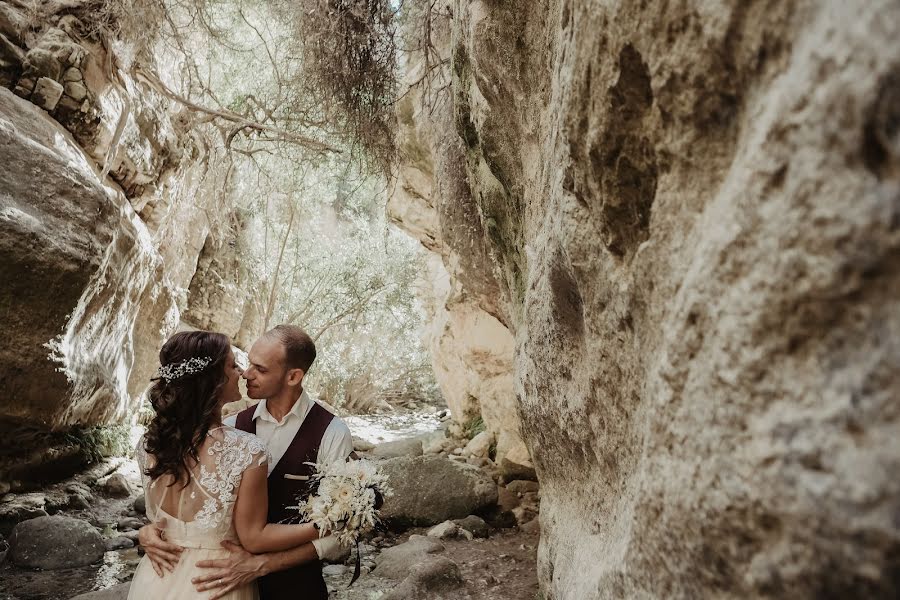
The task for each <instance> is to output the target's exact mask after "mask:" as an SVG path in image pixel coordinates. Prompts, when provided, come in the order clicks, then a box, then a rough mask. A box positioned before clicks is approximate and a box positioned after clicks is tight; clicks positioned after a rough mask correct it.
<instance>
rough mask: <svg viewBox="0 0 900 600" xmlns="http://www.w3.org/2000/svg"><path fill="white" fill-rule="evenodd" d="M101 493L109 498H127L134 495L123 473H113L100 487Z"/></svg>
mask: <svg viewBox="0 0 900 600" xmlns="http://www.w3.org/2000/svg"><path fill="white" fill-rule="evenodd" d="M98 487H99V489H100V491H101V492H103V493H104V494H106V495H108V496H113V497H117V498H127V497H128V496H131V495H132V494H133V493H134V490H132V489H131V484H130V483H129V482H128V479H126V478H125V476H124V475H122V474H121V473H113V474H112V475H110V476H109V477H107V478H106V479H105V480H103V481H101V482H100V484H99V485H98Z"/></svg>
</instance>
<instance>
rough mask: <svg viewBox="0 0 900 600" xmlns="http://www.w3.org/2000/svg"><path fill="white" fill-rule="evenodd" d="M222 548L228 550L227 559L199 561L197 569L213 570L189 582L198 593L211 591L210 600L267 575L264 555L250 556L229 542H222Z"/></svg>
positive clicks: (239, 546) (238, 546) (238, 545)
mask: <svg viewBox="0 0 900 600" xmlns="http://www.w3.org/2000/svg"><path fill="white" fill-rule="evenodd" d="M222 547H223V548H225V549H226V550H228V558H222V559H219V560H201V561H199V562H198V563H197V567H198V568H201V569H214V570H213V571H211V572H210V573H208V574H206V575H201V576H200V577H194V578H193V579H192V580H191V583H193V584H194V587H195V588H196V589H197V591H198V592H205V591H209V590H212V591H213V595H212V596H210V597H209V599H210V600H216V598H221V597H222V596H224V595H225V594H227V593H228V592H230V591H232V590H234V589H237V588H239V587H241V586H243V585H247V584H248V583H250V582H252V581H254V580H256V579H257V578H258V577H262V576H263V575H265V574H266V573H267V571H266V558H265V555H262V554H260V555H256V554H250V553H249V552H247V551H246V550H244V548H243V547H241V545H240V544H235V543H234V542H229V541H224V542H222Z"/></svg>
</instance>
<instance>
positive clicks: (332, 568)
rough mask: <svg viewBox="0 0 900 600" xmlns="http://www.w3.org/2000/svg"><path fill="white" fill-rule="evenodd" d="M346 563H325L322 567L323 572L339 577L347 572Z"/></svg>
mask: <svg viewBox="0 0 900 600" xmlns="http://www.w3.org/2000/svg"><path fill="white" fill-rule="evenodd" d="M347 570H348V569H347V566H346V565H325V566H324V567H322V574H323V575H326V576H332V577H339V576H341V575H343V574H344V573H346V572H347Z"/></svg>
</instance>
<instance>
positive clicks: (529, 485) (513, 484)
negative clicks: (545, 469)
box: [506, 479, 541, 494]
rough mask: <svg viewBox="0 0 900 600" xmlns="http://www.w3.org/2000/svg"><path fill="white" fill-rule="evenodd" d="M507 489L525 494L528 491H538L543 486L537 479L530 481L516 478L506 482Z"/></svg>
mask: <svg viewBox="0 0 900 600" xmlns="http://www.w3.org/2000/svg"><path fill="white" fill-rule="evenodd" d="M506 489H508V490H509V491H511V492H513V493H514V494H525V493H528V492H537V491H538V490H539V489H541V486H540V485H539V484H538V482H537V481H529V480H527V479H515V480H513V481H510V482H509V483H507V484H506Z"/></svg>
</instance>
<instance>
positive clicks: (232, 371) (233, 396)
mask: <svg viewBox="0 0 900 600" xmlns="http://www.w3.org/2000/svg"><path fill="white" fill-rule="evenodd" d="M242 372H243V371H242V370H241V368H240V367H239V366H238V364H237V362H236V361H235V360H234V352H232V351H230V350H229V351H228V358H226V359H225V374H226V375H227V376H228V381H227V382H226V383H225V388H224V389H223V390H222V398H221V400H220V402H221V403H222V404H228V403H229V402H237V401H238V400H240V399H241V390H240V388H238V383H239V382H240V381H241V373H242Z"/></svg>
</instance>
